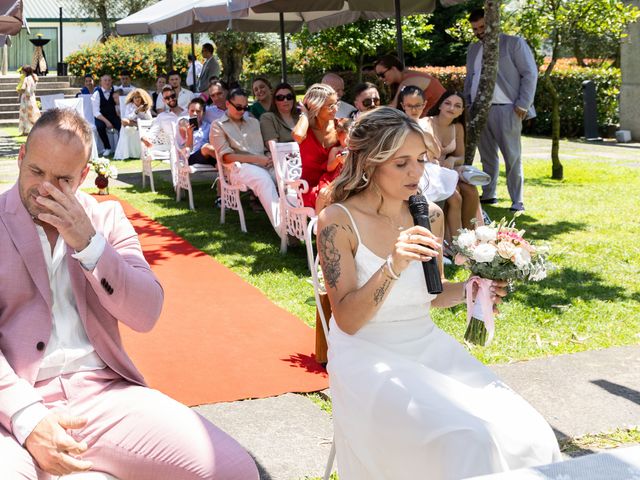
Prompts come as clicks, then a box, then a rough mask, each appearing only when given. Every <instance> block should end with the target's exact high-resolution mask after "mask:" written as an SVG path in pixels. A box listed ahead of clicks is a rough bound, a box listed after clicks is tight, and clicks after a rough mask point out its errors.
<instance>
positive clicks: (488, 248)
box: [473, 243, 497, 263]
mask: <svg viewBox="0 0 640 480" xmlns="http://www.w3.org/2000/svg"><path fill="white" fill-rule="evenodd" d="M496 252H497V250H496V247H494V246H493V245H491V244H489V243H481V244H480V245H478V246H477V247H476V248H475V249H474V250H473V259H474V260H475V261H476V262H480V263H485V262H486V263H489V262H491V261H492V260H493V259H494V257H495V256H496Z"/></svg>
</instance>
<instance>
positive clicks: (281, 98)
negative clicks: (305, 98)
mask: <svg viewBox="0 0 640 480" xmlns="http://www.w3.org/2000/svg"><path fill="white" fill-rule="evenodd" d="M294 98H295V97H294V96H293V93H287V94H286V95H276V96H275V99H276V100H277V101H279V102H284V101H285V100H287V101H289V102H290V101H291V100H293V99H294Z"/></svg>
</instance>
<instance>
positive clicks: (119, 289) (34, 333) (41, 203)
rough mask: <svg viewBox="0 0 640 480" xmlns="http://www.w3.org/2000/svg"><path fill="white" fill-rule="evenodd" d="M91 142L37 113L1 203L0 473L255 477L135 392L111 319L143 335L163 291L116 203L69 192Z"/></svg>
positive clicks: (212, 433)
mask: <svg viewBox="0 0 640 480" xmlns="http://www.w3.org/2000/svg"><path fill="white" fill-rule="evenodd" d="M92 138H93V137H92V132H91V129H90V127H89V125H88V124H87V122H86V121H85V120H84V119H83V118H82V117H81V116H80V115H79V114H78V113H77V112H75V111H73V110H67V109H51V110H48V111H46V112H45V113H43V115H42V117H41V118H40V119H39V120H38V122H36V124H35V126H34V127H33V129H32V130H31V133H30V134H29V136H28V138H27V141H26V144H25V145H23V146H22V147H21V148H20V152H19V155H18V165H19V178H18V182H17V183H16V185H14V187H13V188H11V190H9V191H7V192H5V193H4V194H2V195H0V250H1V251H2V262H0V478H2V479H14V478H21V479H29V480H37V479H40V480H42V479H44V478H49V475H67V474H71V473H74V472H81V471H87V470H95V471H98V472H105V473H108V474H110V475H113V476H115V477H117V478H120V479H124V478H135V479H140V480H142V479H161V478H171V479H184V480H186V479H189V480H195V479H199V478H225V479H232V478H233V479H237V480H241V479H245V478H247V479H251V480H257V479H258V472H257V469H256V467H255V464H254V462H253V460H251V458H250V457H249V456H248V454H247V453H246V452H245V451H244V450H243V449H242V447H240V446H239V445H238V444H237V443H236V442H235V441H234V440H233V439H232V438H231V437H229V436H228V435H226V434H225V433H223V432H222V431H220V430H219V429H217V428H216V427H215V426H214V425H212V424H211V423H209V422H208V421H206V420H205V419H203V418H202V417H200V416H199V415H198V414H197V413H195V412H194V411H192V410H190V409H189V408H187V407H186V406H184V405H181V404H180V403H178V402H176V401H175V400H173V399H171V398H169V397H167V396H166V395H164V394H162V393H160V392H158V391H156V390H152V389H150V388H149V387H147V386H146V384H145V382H144V379H143V377H142V375H141V374H140V372H139V371H138V370H137V369H136V368H135V366H134V365H133V363H132V361H131V359H130V358H129V357H128V356H127V354H126V352H125V351H124V348H123V345H122V342H121V339H120V333H119V325H120V323H123V324H125V325H127V326H128V327H129V328H132V329H133V330H136V331H140V332H145V331H149V330H151V329H152V328H153V326H154V324H155V323H156V321H157V319H158V317H159V316H160V312H161V309H162V303H163V297H164V294H163V290H162V287H161V286H160V284H159V283H158V281H157V279H156V277H155V276H154V274H153V273H152V272H151V269H150V268H149V265H148V264H147V262H146V261H145V259H144V255H143V254H142V250H141V247H140V242H139V240H138V237H137V234H136V232H135V230H134V229H133V226H132V225H131V224H130V223H129V221H128V219H127V218H126V216H125V214H124V211H123V209H122V207H121V206H120V204H119V203H118V202H113V201H107V202H102V203H99V202H97V201H96V200H95V199H94V198H92V197H91V196H90V195H87V194H85V193H83V192H81V191H79V190H78V187H79V186H80V185H81V183H82V182H83V180H84V179H85V178H86V176H87V174H88V172H89V169H90V167H89V165H88V163H87V162H88V160H89V158H90V156H91V144H92ZM177 361H179V360H178V359H177ZM185 374H188V372H185Z"/></svg>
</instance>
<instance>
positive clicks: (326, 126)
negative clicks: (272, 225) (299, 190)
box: [292, 83, 338, 208]
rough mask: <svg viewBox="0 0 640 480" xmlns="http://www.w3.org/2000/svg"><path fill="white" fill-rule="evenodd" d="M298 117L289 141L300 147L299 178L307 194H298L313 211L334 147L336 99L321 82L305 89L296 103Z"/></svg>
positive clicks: (336, 136) (335, 138) (331, 90)
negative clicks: (293, 141) (307, 186)
mask: <svg viewBox="0 0 640 480" xmlns="http://www.w3.org/2000/svg"><path fill="white" fill-rule="evenodd" d="M299 106H300V118H299V119H298V123H296V126H295V127H294V129H293V132H292V136H293V139H294V140H295V141H296V142H298V144H300V157H301V159H302V175H301V177H300V178H302V179H303V180H306V181H307V183H308V185H309V191H308V192H307V193H304V194H303V195H302V198H303V201H304V204H305V206H307V207H311V208H316V199H317V197H318V192H319V187H318V182H319V181H320V178H321V177H322V175H323V174H325V173H326V172H327V162H328V161H329V151H330V150H331V149H332V148H333V147H334V146H336V145H337V144H338V133H337V131H336V122H335V116H336V111H337V110H338V96H337V95H336V92H335V90H334V89H333V88H331V87H330V86H329V85H325V84H323V83H315V84H313V85H311V86H310V87H309V90H307V93H305V95H304V98H303V99H302V102H301V103H300V105H299Z"/></svg>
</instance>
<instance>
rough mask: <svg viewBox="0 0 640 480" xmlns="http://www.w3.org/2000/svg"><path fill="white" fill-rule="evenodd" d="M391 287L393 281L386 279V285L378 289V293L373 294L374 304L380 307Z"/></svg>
mask: <svg viewBox="0 0 640 480" xmlns="http://www.w3.org/2000/svg"><path fill="white" fill-rule="evenodd" d="M390 285H391V281H390V280H389V279H385V280H384V283H383V284H382V285H380V286H379V287H378V288H376V291H375V292H373V302H374V303H375V304H376V305H378V304H379V303H380V302H381V301H382V299H383V298H384V294H385V293H387V290H389V286H390Z"/></svg>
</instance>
